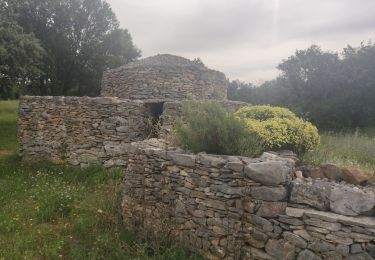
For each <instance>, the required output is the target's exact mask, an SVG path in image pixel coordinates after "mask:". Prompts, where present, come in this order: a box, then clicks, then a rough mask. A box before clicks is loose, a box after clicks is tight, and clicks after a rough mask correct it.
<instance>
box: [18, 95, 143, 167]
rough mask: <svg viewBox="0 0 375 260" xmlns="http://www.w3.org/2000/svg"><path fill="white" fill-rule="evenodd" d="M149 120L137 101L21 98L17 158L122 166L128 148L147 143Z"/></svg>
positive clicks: (125, 161) (124, 163)
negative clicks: (141, 142) (41, 158)
mask: <svg viewBox="0 0 375 260" xmlns="http://www.w3.org/2000/svg"><path fill="white" fill-rule="evenodd" d="M149 116H150V115H149V112H148V111H147V109H146V107H145V105H144V103H143V102H141V101H134V100H121V99H117V98H104V97H102V98H88V97H38V96H24V97H22V98H21V99H20V105H19V118H18V137H19V142H20V152H21V155H22V156H24V157H25V158H28V159H31V158H35V157H39V158H40V157H43V158H47V159H52V160H54V161H60V160H67V161H68V162H69V163H71V164H73V165H79V164H81V165H85V164H87V163H89V162H92V161H96V162H97V161H98V162H101V163H104V164H105V165H106V166H108V167H109V166H114V165H118V166H123V165H126V163H127V150H128V149H127V146H128V144H129V143H130V142H133V141H140V140H144V139H145V138H146V137H147V135H148V132H147V128H148V123H147V120H148V118H149Z"/></svg>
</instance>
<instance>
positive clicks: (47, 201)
mask: <svg viewBox="0 0 375 260" xmlns="http://www.w3.org/2000/svg"><path fill="white" fill-rule="evenodd" d="M16 110H17V102H14V101H13V102H8V101H6V102H0V122H1V124H0V147H1V150H0V151H1V153H0V259H200V257H199V256H198V255H195V254H193V253H191V252H190V251H189V250H187V249H186V248H185V247H183V246H181V245H178V244H176V243H174V242H173V241H171V240H170V239H168V238H166V237H164V236H160V237H158V238H150V237H148V238H144V237H143V238H142V237H139V236H138V234H134V233H133V232H130V231H129V230H128V229H127V228H126V227H125V226H124V225H123V222H122V219H121V213H120V200H121V186H120V185H121V179H122V176H123V172H122V171H120V170H117V171H114V170H113V171H109V170H106V169H103V168H102V167H100V166H91V167H89V168H85V169H81V168H76V167H71V166H66V165H55V164H52V163H50V162H47V161H41V162H32V163H26V162H22V161H21V158H19V157H18V156H17V155H16V152H15V151H16V150H17V147H18V144H17V140H16Z"/></svg>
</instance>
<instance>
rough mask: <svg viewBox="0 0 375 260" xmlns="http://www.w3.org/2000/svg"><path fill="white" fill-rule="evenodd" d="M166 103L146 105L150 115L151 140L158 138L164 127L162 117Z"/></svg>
mask: <svg viewBox="0 0 375 260" xmlns="http://www.w3.org/2000/svg"><path fill="white" fill-rule="evenodd" d="M163 107H164V102H152V103H151V102H150V103H146V110H147V115H148V128H149V129H148V130H149V138H158V137H159V132H160V128H161V125H162V118H161V115H162V114H163Z"/></svg>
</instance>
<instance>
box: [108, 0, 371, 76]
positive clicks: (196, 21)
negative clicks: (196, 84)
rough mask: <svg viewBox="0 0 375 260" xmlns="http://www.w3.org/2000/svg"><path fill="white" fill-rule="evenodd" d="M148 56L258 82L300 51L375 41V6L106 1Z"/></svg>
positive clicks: (346, 0)
mask: <svg viewBox="0 0 375 260" xmlns="http://www.w3.org/2000/svg"><path fill="white" fill-rule="evenodd" d="M107 1H108V2H109V3H110V4H111V5H112V9H113V10H114V12H115V13H116V14H117V17H118V19H119V20H120V22H121V26H122V27H124V28H127V29H128V30H129V31H130V33H131V34H132V36H133V39H134V42H135V43H136V45H137V46H138V47H139V48H140V49H141V50H142V53H143V56H144V57H147V56H151V55H155V54H157V53H172V54H176V55H181V56H185V57H187V58H196V57H200V58H201V59H202V60H203V62H205V63H206V64H207V65H208V66H209V67H211V68H214V69H218V70H221V71H223V72H224V73H226V75H227V76H228V77H229V78H231V79H240V80H242V81H252V82H259V81H264V80H267V79H272V78H273V77H275V76H276V75H277V74H278V71H277V70H276V68H275V67H276V66H277V64H278V63H279V62H280V61H281V60H282V59H284V58H287V57H288V56H290V55H292V54H293V53H294V51H295V50H296V49H303V48H306V47H308V46H310V45H311V44H317V45H320V46H322V47H323V49H329V50H333V51H341V50H342V48H343V47H345V46H346V45H347V44H352V45H358V44H359V43H360V42H361V41H362V40H368V39H370V38H371V37H374V35H375V16H374V13H375V1H373V0H326V1H312V0H157V1H156V0H107Z"/></svg>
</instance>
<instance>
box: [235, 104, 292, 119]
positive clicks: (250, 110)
mask: <svg viewBox="0 0 375 260" xmlns="http://www.w3.org/2000/svg"><path fill="white" fill-rule="evenodd" d="M236 115H237V116H239V117H241V118H246V119H247V118H251V119H255V120H259V121H264V120H268V119H272V118H288V119H295V118H296V115H295V114H293V112H292V111H290V110H289V109H287V108H283V107H270V106H247V107H243V108H241V109H240V110H238V111H237V112H236Z"/></svg>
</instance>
